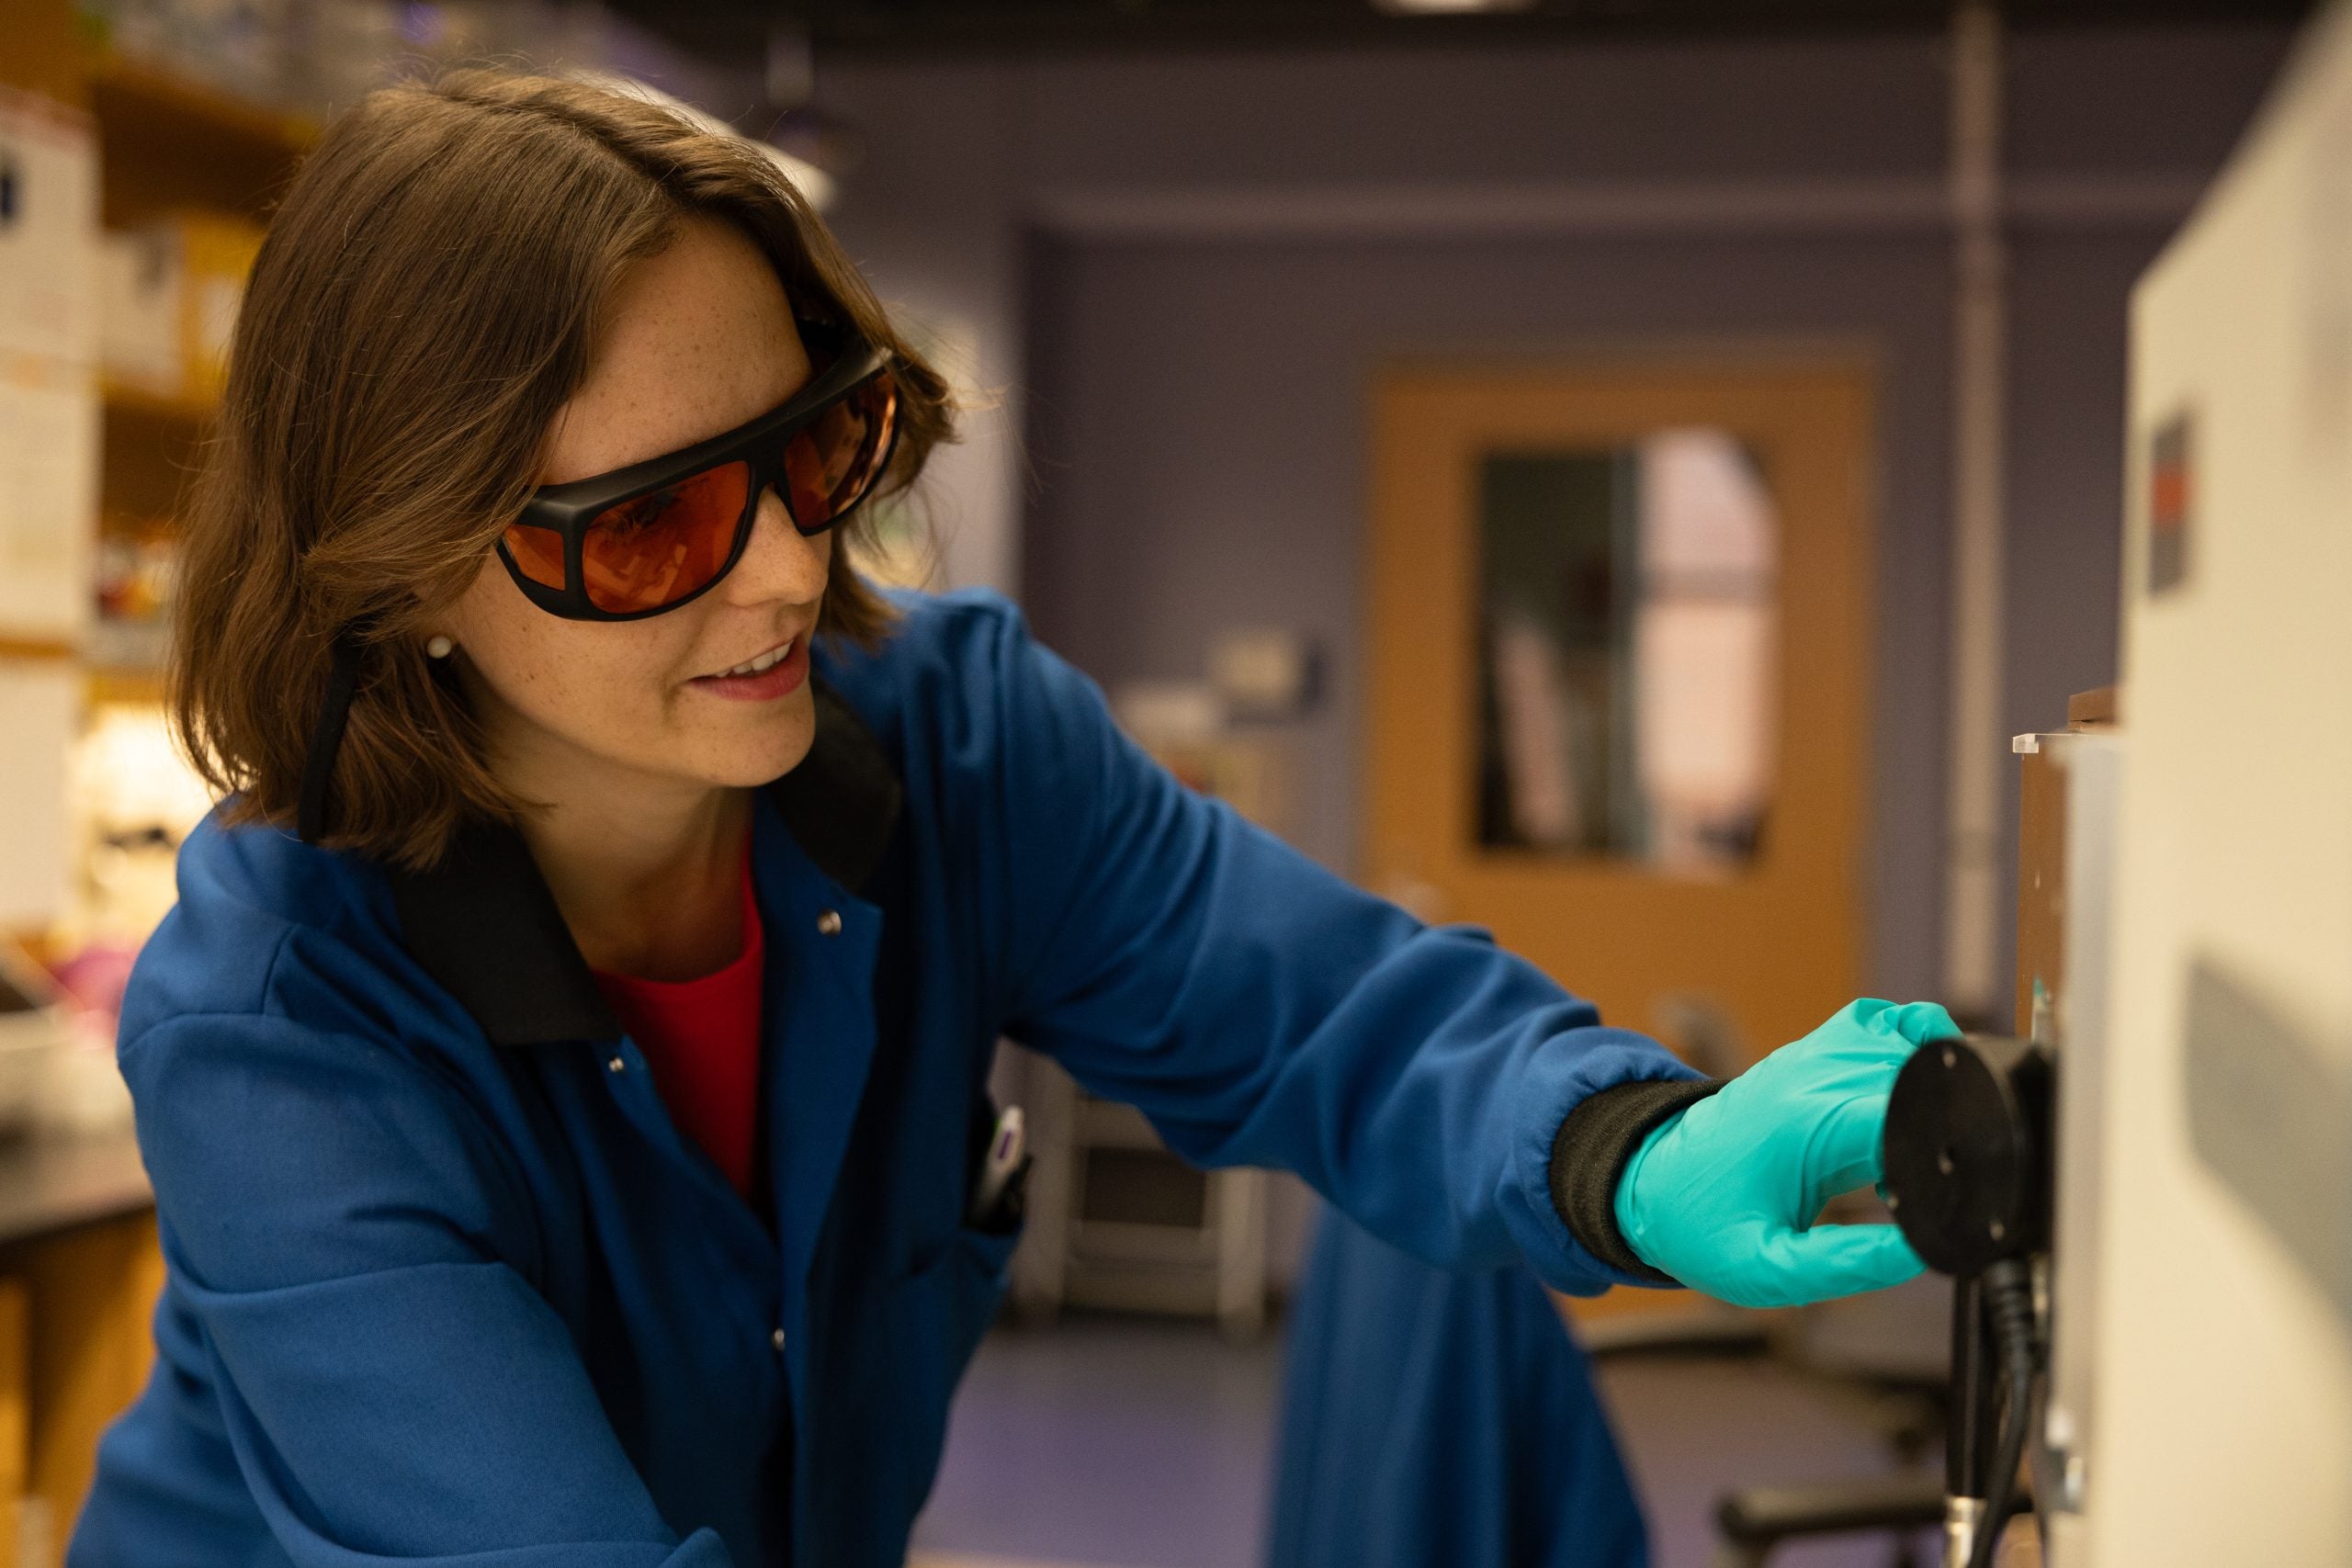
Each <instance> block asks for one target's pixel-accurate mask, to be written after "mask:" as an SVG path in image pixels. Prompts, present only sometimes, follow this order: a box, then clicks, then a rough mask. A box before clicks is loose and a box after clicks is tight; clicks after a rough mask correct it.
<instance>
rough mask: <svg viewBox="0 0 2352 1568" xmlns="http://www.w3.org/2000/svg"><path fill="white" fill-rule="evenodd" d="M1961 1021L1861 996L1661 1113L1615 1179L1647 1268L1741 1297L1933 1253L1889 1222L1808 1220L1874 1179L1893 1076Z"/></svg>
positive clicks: (1898, 1275) (1880, 1273)
mask: <svg viewBox="0 0 2352 1568" xmlns="http://www.w3.org/2000/svg"><path fill="white" fill-rule="evenodd" d="M1959 1032H1960V1031H1959V1030H1958V1029H1957V1028H1955V1027H1953V1024H1952V1021H1951V1015H1950V1014H1949V1013H1947V1012H1945V1011H1944V1010H1943V1009H1941V1008H1939V1007H1938V1006H1937V1005H1936V1004H1935V1003H1933V1002H1912V1003H1910V1004H1908V1005H1906V1006H1903V1007H1897V1006H1895V1005H1894V1003H1892V1002H1882V1001H1869V1000H1865V1001H1858V1002H1855V1003H1854V1004H1852V1005H1851V1006H1849V1007H1848V1008H1847V1009H1846V1010H1844V1011H1842V1012H1840V1013H1838V1016H1837V1017H1835V1018H1833V1019H1831V1020H1830V1021H1828V1022H1826V1023H1825V1024H1823V1025H1822V1026H1821V1027H1820V1028H1818V1029H1816V1030H1815V1031H1814V1032H1812V1033H1810V1034H1808V1035H1806V1036H1805V1037H1804V1039H1802V1040H1799V1041H1797V1042H1795V1043H1793V1044H1790V1045H1784V1046H1782V1047H1781V1049H1780V1050H1778V1051H1775V1052H1773V1053H1772V1054H1771V1055H1769V1056H1767V1057H1765V1058H1764V1059H1763V1060H1762V1061H1760V1062H1758V1063H1757V1064H1756V1066H1753V1067H1750V1068H1749V1069H1748V1070H1747V1072H1745V1073H1742V1074H1741V1075H1740V1076H1739V1077H1736V1078H1734V1079H1732V1080H1731V1081H1730V1082H1729V1083H1727V1084H1725V1085H1724V1087H1723V1089H1721V1091H1719V1092H1718V1093H1715V1094H1713V1095H1711V1096H1709V1097H1708V1098H1707V1099H1705V1100H1701V1101H1700V1102H1699V1103H1698V1104H1696V1105H1693V1106H1691V1108H1690V1109H1689V1110H1687V1111H1679V1112H1677V1113H1676V1114H1675V1115H1674V1116H1672V1117H1670V1118H1668V1120H1667V1121H1665V1122H1661V1123H1659V1125H1658V1127H1657V1131H1655V1132H1653V1133H1652V1134H1650V1135H1649V1136H1648V1137H1647V1138H1646V1139H1645V1140H1644V1141H1643V1143H1642V1145H1641V1147H1640V1148H1638V1149H1636V1150H1635V1151H1634V1157H1633V1158H1632V1159H1631V1160H1629V1161H1628V1162H1627V1163H1626V1166H1625V1174H1624V1175H1623V1177H1621V1178H1620V1179H1619V1180H1618V1183H1617V1201H1616V1210H1617V1226H1618V1229H1619V1230H1620V1231H1622V1232H1623V1235H1624V1237H1625V1240H1626V1241H1627V1242H1628V1243H1629V1244H1630V1245H1631V1246H1632V1247H1633V1248H1634V1252H1635V1253H1636V1254H1638V1255H1639V1256H1640V1257H1641V1258H1642V1259H1643V1260H1644V1261H1645V1262H1646V1263H1648V1264H1649V1265H1650V1266H1651V1267H1653V1268H1655V1269H1662V1270H1664V1271H1665V1272H1666V1273H1668V1274H1670V1275H1672V1276H1673V1277H1674V1278H1675V1279H1677V1280H1680V1281H1681V1282H1682V1283H1684V1284H1686V1285H1689V1286H1691V1288H1692V1289H1693V1290H1699V1291H1704V1292H1706V1293H1707V1294H1709V1295H1711V1296H1714V1297H1717V1298H1719V1299H1721V1300H1723V1301H1727V1302H1731V1303H1735V1304H1736V1305H1739V1306H1751V1307H1765V1306H1796V1305H1801V1304H1803V1303H1806V1302H1816V1301H1823V1300H1826V1299H1827V1298H1829V1297H1831V1296H1843V1295H1850V1294H1852V1293H1853V1292H1857V1291H1874V1290H1877V1289H1879V1288H1881V1287H1882V1286H1886V1285H1893V1284H1899V1283H1900V1282H1902V1281H1903V1280H1908V1279H1910V1278H1911V1277H1912V1276H1913V1275H1915V1274H1917V1273H1918V1272H1919V1271H1920V1269H1922V1268H1923V1267H1924V1265H1922V1264H1921V1263H1920V1261H1919V1258H1918V1255H1917V1253H1915V1252H1913V1251H1912V1250H1911V1247H1910V1244H1909V1243H1908V1242H1905V1240H1904V1239H1903V1234H1902V1232H1900V1231H1898V1230H1897V1229H1895V1227H1894V1226H1893V1225H1890V1224H1875V1225H1838V1224H1826V1225H1815V1224H1813V1220H1814V1216H1815V1215H1816V1214H1818V1213H1821V1206H1822V1205H1823V1204H1824V1203H1826V1202H1827V1201H1829V1200H1830V1199H1832V1198H1834V1197H1836V1196H1837V1195H1838V1194H1839V1193H1840V1192H1847V1191H1850V1190H1853V1189H1855V1188H1857V1187H1867V1186H1870V1185H1871V1184H1873V1183H1875V1182H1876V1181H1877V1180H1878V1179H1879V1174H1880V1172H1879V1142H1880V1134H1881V1130H1882V1128H1883V1126H1884V1124H1885V1122H1886V1100H1887V1095H1888V1093H1889V1092H1890V1091H1891V1090H1892V1089H1894V1075H1895V1074H1896V1073H1897V1072H1898V1071H1900V1070H1901V1068H1902V1066H1903V1064H1904V1062H1905V1059H1906V1058H1908V1057H1909V1056H1910V1055H1911V1053H1912V1051H1913V1050H1914V1049H1916V1048H1917V1047H1918V1046H1920V1045H1923V1044H1925V1043H1928V1041H1930V1040H1941V1039H1946V1038H1949V1037H1951V1036H1954V1035H1957V1034H1958V1033H1959Z"/></svg>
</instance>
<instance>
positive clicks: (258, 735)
mask: <svg viewBox="0 0 2352 1568" xmlns="http://www.w3.org/2000/svg"><path fill="white" fill-rule="evenodd" d="M694 218H710V219H717V220H722V221H725V222H728V223H731V224H733V225H734V226H735V227H736V228H737V229H739V230H741V231H742V232H743V233H744V234H746V235H748V236H749V237H750V238H751V239H752V241H753V242H754V243H756V244H758V245H759V246H760V248H761V249H762V250H763V252H765V253H766V254H767V256H768V259H769V260H770V261H771V262H772V263H773V264H774V265H775V269H776V273H777V276H779V277H780V278H781V279H782V280H783V283H784V288H785V292H786V296H787V297H788V298H789V299H791V301H792V305H793V309H794V310H795V311H796V312H797V313H798V314H799V315H801V316H803V317H811V316H813V317H818V318H821V319H827V320H831V321H834V322H836V323H839V324H844V325H848V326H851V327H854V329H855V330H856V331H857V332H858V333H861V334H863V335H864V336H865V337H866V338H867V339H869V340H871V341H872V342H874V343H875V344H877V345H879V346H881V347H883V348H885V349H887V350H888V352H889V353H890V354H891V355H893V356H894V358H895V360H896V366H895V369H896V373H897V376H898V380H899V391H900V411H901V412H900V420H901V425H900V432H901V433H900V436H899V447H898V455H897V457H896V458H895V460H894V461H893V464H892V471H891V473H890V474H889V475H888V477H887V479H886V481H885V485H884V488H883V491H882V492H881V493H883V494H889V493H894V492H896V491H903V490H904V489H905V488H906V487H907V486H908V485H910V483H912V482H913V480H914V478H915V476H916V474H917V473H918V472H919V471H920V470H921V468H922V464H923V461H924V459H925V457H927V456H928V455H929V453H930V452H931V450H932V448H933V446H936V445H937V444H938V443H939V442H941V441H944V440H947V439H949V438H950V434H951V415H952V412H953V411H952V408H951V402H950V398H949V394H948V389H947V387H946V384H945V383H944V381H943V380H942V378H940V376H939V375H938V373H937V372H936V371H935V370H933V368H932V367H931V366H930V365H928V364H927V363H926V362H925V361H924V360H923V359H922V356H921V355H918V354H916V353H915V352H914V351H913V350H912V349H911V348H910V346H909V345H908V344H906V343H905V342H904V341H903V340H902V339H900V338H899V335H898V334H897V333H896V332H895V331H893V329H892V327H891V325H890V323H889V321H888V319H887V318H886V317H885V316H884V314H883V311H882V308H881V306H880V304H879V302H878V301H877V300H876V299H875V297H874V294H873V292H872V290H871V289H869V288H867V287H866V285H865V280H864V279H862V278H861V277H859V276H858V274H857V271H856V269H855V268H854V266H853V265H851V263H850V261H849V259H848V258H847V257H846V256H845V255H844V254H842V250H841V247H840V245H839V244H838V243H836V242H835V241H834V240H833V238H832V236H831V234H830V233H828V232H827V231H826V230H825V227H824V225H823V224H822V223H820V221H819V220H818V219H817V216H816V214H815V213H814V212H813V211H811V210H810V209H809V205H808V203H807V202H806V201H804V200H803V199H802V198H801V197H800V195H799V193H798V192H797V191H796V190H795V189H794V188H793V187H792V186H791V184H790V182H788V181H787V180H786V178H785V177H784V175H783V174H782V172H781V171H780V170H779V169H778V168H777V167H776V165H775V163H774V162H772V161H771V160H770V159H769V158H767V157H766V156H765V155H764V154H763V153H762V152H760V151H759V150H758V149H757V148H756V147H754V146H752V144H750V143H748V142H745V141H741V140H739V139H736V138H733V137H730V136H727V135H724V134H718V133H715V132H713V131H710V130H703V129H700V128H698V127H696V126H695V125H694V124H692V123H690V122H689V121H688V120H687V119H686V118H684V117H682V116H680V115H678V114H676V113H673V112H672V111H671V110H669V109H666V108H663V107H658V106H657V105H655V104H653V103H651V102H650V101H647V100H643V99H639V98H637V97H633V96H628V94H627V93H625V92H621V91H615V90H611V89H608V88H604V87H599V86H593V85H586V84H583V83H580V82H569V81H555V80H548V79H546V78H541V77H534V76H524V75H515V74H511V73H503V72H492V71H465V72H459V73H454V74H451V75H447V76H445V77H442V78H441V79H439V80H438V81H435V82H433V83H430V84H418V85H406V86H399V87H392V88H388V89H385V90H383V91H380V92H377V93H372V94H370V95H369V96H368V97H366V98H365V99H363V100H362V101H361V102H360V103H358V104H357V105H356V107H353V108H352V109H351V110H349V111H348V112H347V113H345V114H344V115H343V116H342V117H341V118H338V119H337V120H336V121H335V122H334V124H333V125H332V126H330V127H329V128H328V130H327V131H326V133H325V134H324V136H323V137H322V138H321V140H320V141H319V143H318V145H317V147H316V148H315V149H313V150H312V152H311V153H310V155H309V157H308V159H307V160H306V161H305V162H304V164H303V166H302V168H301V170H300V173H299V174H298V175H296V177H295V179H294V181H293V183H292V185H291V186H290V187H289V188H288V191H287V193H286V197H285V199H284V201H283V202H282V203H281V204H280V206H279V207H278V209H277V214H276V216H275V218H274V219H273V220H272V222H271V223H270V227H269V233H268V236H267V238H266V240H265V241H264V242H263V244H262V247H261V254H260V258H259V260H258V261H257V263H256V264H255V265H254V274H253V277H252V280H251V282H250V283H249V284H248V286H247V288H246V291H245V300H244V308H243V312H242V314H241V315H240V317H239V319H238V322H237V333H236V339H235V343H234V344H233V346H232V355H231V359H230V369H229V380H228V387H227V390H226V393H225V396H224V399H223V401H222V404H221V409H220V423H219V426H218V430H217V433H216V434H215V436H214V438H213V440H212V442H211V443H210V445H209V449H208V452H207V455H206V460H205V463H204V467H203V469H202V471H201V473H200V474H199V475H198V479H197V481H196V483H195V485H194V486H193V488H192V491H191V494H190V497H189V503H188V505H187V509H186V512H185V516H184V519H183V529H184V535H183V544H182V549H181V582H180V590H179V595H178V607H177V611H176V626H175V655H174V660H173V667H172V673H171V696H170V702H171V709H172V717H173V722H174V723H175V726H176V728H177V729H178V731H179V734H180V738H181V740H182V743H183V744H184V745H185V746H186V747H187V750H188V752H189V754H190V756H191V757H192V758H193V759H194V761H195V762H196V765H197V767H198V769H199V770H200V771H201V772H202V773H203V774H204V776H205V778H206V779H207V780H208V781H209V782H210V784H212V785H213V787H215V788H216V789H220V790H222V791H233V792H236V793H235V795H234V798H233V799H232V802H231V803H230V805H229V807H228V814H229V818H230V820H232V821H268V822H272V823H277V824H281V825H290V824H291V823H292V821H293V818H294V816H295V807H296V804H297V798H298V795H299V793H300V784H301V778H302V770H303V763H304V759H305V757H306V755H307V752H308V750H309V746H310V741H311V731H312V729H313V728H314V726H315V724H316V721H317V717H318V715H319V712H320V709H321V706H322V704H323V703H324V701H325V699H326V694H327V688H328V680H329V672H330V669H331V666H332V664H333V662H334V656H333V649H334V643H335V641H336V639H337V638H338V637H345V638H351V639H356V643H357V645H358V647H359V649H360V656H359V664H358V677H357V683H356V692H355V695H354V698H353V701H352V704H351V709H350V719H349V722H348V726H347V728H346V729H345V733H344V737H343V744H342V748H341V751H340V754H339V757H338V760H337V761H336V763H335V768H334V775H333V783H332V788H331V799H332V801H333V808H332V812H331V814H330V818H329V822H330V825H331V826H330V831H329V832H328V833H327V835H326V841H327V842H328V843H330V844H333V845H334V846H336V847H338V848H347V849H351V850H355V851H356V852H361V853H364V854H368V855H370V856H372V857H375V858H378V859H381V860H386V861H390V862H392V863H400V864H404V865H411V866H421V865H425V864H429V863H432V862H433V861H435V859H437V858H438V857H439V856H440V854H441V852H443V851H444V850H445V849H446V848H447V845H448V843H449V841H450V840H451V838H452V837H453V836H454V835H455V833H456V832H457V830H458V828H459V827H460V826H462V825H463V824H464V823H466V822H467V821H469V820H474V819H479V818H508V819H511V818H513V817H514V816H515V814H516V813H517V812H518V811H520V810H522V809H523V808H524V804H525V803H523V802H521V801H518V800H516V799H515V798H514V797H513V796H512V795H510V794H509V793H508V792H507V791H506V790H505V789H503V787H502V786H501V785H500V784H498V783H497V781H496V780H494V779H493V778H492V776H491V773H490V771H489V769H488V767H487V766H486V765H485V763H484V761H483V757H482V751H481V735H480V730H479V728H478V727H477V725H476V723H475V721H474V718H473V716H472V715H471V714H470V713H469V710H468V708H467V705H466V703H465V700H464V697H463V695H462V694H461V693H460V691H459V689H458V683H457V682H456V681H455V680H453V679H451V678H450V676H449V674H448V672H447V670H446V668H436V666H438V665H440V664H441V662H442V661H438V660H427V659H426V657H425V655H424V649H423V638H424V635H425V632H426V629H427V628H428V627H429V626H431V625H432V623H433V620H434V618H435V615H438V614H440V613H441V612H442V611H444V610H445V609H446V608H447V606H448V605H449V604H452V603H453V602H454V601H455V600H456V599H457V597H458V595H459V594H460V593H462V592H464V591H465V589H466V587H467V585H468V584H469V583H470V582H471V581H473V578H474V576H475V574H476V573H477V572H478V571H480V570H481V566H482V562H483V560H484V558H486V557H487V556H488V555H489V554H490V552H491V549H492V546H493V544H494V543H495V541H496V540H497V538H498V536H499V535H500V533H501V532H502V531H503V529H504V528H505V527H506V525H508V524H509V523H510V522H512V521H513V520H514V518H515V514H516V513H517V512H518V511H519V510H520V509H521V507H522V505H523V503H524V502H525V500H526V498H527V497H528V495H529V493H530V491H531V490H532V488H533V485H534V482H535V479H536V476H537V473H538V472H539V468H540V457H541V455H542V451H543V447H544V444H545V442H546V440H547V437H548V431H549V428H550V425H551V424H552V423H553V420H554V416H555V414H556V412H557V410H558V409H559V408H560V407H561V406H562V404H563V403H564V402H565V401H566V400H568V399H569V398H570V397H571V394H572V392H573V391H574V390H575V389H578V388H579V386H580V385H581V383H582V379H583V378H585V377H586V375H587V373H588V369H589V361H590V357H591V355H592V353H593V352H594V347H595V344H596V337H597V332H598V328H599V326H600V324H601V319H602V318H603V316H604V314H605V304H606V301H607V300H608V299H609V298H610V296H611V294H612V291H613V288H614V285H615V283H616V281H617V279H618V278H619V277H620V276H621V275H622V274H623V272H624V271H625V270H626V269H627V268H628V266H629V265H630V264H632V263H633V262H636V261H639V260H640V259H642V258H645V257H648V256H650V255H654V254H659V253H660V252H661V251H662V250H663V249H664V248H665V247H666V246H667V245H669V243H671V242H672V240H673V238H674V237H675V235H676V234H677V232H678V230H679V226H680V224H681V223H682V222H684V220H689V219H694ZM867 510H868V511H870V508H869V509H867ZM858 526H859V519H857V518H853V519H852V521H851V522H850V523H849V524H847V525H844V531H845V532H847V533H849V534H851V535H852V536H854V534H855V532H856V529H857V527H858ZM846 554H847V552H846V551H844V550H842V549H840V548H836V549H835V551H834V552H833V557H832V570H831V581H830V582H829V584H828V585H827V588H826V591H825V596H824V600H823V604H822V605H821V608H820V615H819V621H818V630H819V633H820V635H830V636H832V637H842V638H846V639H848V640H851V641H854V642H860V643H866V644H871V643H872V642H874V641H875V640H876V639H878V638H879V637H881V636H882V635H883V634H884V633H885V631H886V630H887V629H888V624H889V611H888V605H887V604H885V603H884V601H883V600H881V599H880V598H879V597H878V596H876V594H875V592H873V591H872V590H871V589H869V588H868V587H867V586H866V585H865V583H864V582H862V581H860V580H859V579H858V577H857V574H856V572H855V570H854V569H853V568H852V567H851V565H850V564H849V562H848V561H847V560H846V559H845V558H844V557H845V555H846Z"/></svg>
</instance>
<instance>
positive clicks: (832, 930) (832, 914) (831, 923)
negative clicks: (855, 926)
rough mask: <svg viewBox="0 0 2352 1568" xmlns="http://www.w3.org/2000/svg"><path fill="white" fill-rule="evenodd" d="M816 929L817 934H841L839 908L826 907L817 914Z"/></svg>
mask: <svg viewBox="0 0 2352 1568" xmlns="http://www.w3.org/2000/svg"><path fill="white" fill-rule="evenodd" d="M817 931H818V934H819V935H820V936H839V935H841V934H842V913H841V911H840V910H839V909H827V910H825V911H824V912H823V913H822V914H820V915H819V916H818V917H817Z"/></svg>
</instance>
